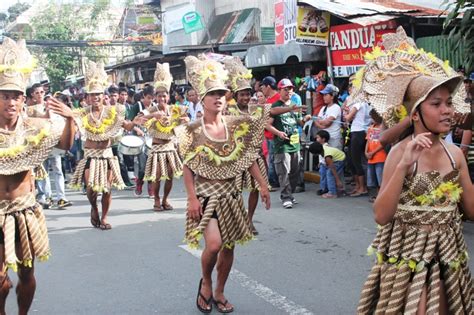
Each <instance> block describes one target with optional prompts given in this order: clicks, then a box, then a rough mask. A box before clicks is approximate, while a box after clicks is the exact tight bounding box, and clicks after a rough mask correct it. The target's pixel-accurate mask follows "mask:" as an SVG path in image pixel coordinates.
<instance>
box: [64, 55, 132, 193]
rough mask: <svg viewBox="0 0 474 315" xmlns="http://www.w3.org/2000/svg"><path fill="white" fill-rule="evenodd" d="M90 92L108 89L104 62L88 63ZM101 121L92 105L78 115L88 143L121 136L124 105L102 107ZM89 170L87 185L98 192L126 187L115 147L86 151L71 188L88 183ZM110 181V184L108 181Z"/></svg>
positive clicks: (77, 121)
mask: <svg viewBox="0 0 474 315" xmlns="http://www.w3.org/2000/svg"><path fill="white" fill-rule="evenodd" d="M85 80H86V91H87V93H103V92H104V90H105V88H106V86H107V74H106V73H105V70H104V65H103V64H102V63H98V64H95V63H94V62H91V61H90V62H89V63H88V67H87V68H86V75H85ZM102 106H103V107H102V111H101V114H100V117H99V118H95V117H94V116H93V114H92V106H88V107H86V108H84V109H81V110H79V111H77V112H76V115H77V116H76V117H77V118H76V123H77V125H78V126H79V128H80V129H81V134H83V135H85V138H86V139H87V140H88V141H97V142H101V141H109V140H110V141H111V142H112V141H113V140H114V139H115V138H117V137H118V136H119V135H121V134H122V124H123V122H124V120H125V106H123V105H121V104H117V105H115V106H105V105H102ZM86 169H89V180H88V182H87V183H85V184H86V186H87V187H88V188H91V189H92V190H93V191H95V192H109V191H110V189H111V187H110V186H113V187H115V188H117V189H123V188H124V187H125V184H124V182H123V179H122V176H121V174H120V165H119V161H118V158H117V157H116V156H114V155H113V153H112V148H111V147H110V146H109V147H108V148H106V149H88V148H85V149H84V158H83V159H82V160H80V161H79V163H78V164H77V167H76V170H75V172H74V174H73V176H72V178H71V180H70V184H69V185H70V187H71V188H73V189H78V190H80V189H82V187H83V185H84V181H85V177H84V173H85V170H86ZM109 179H110V182H109Z"/></svg>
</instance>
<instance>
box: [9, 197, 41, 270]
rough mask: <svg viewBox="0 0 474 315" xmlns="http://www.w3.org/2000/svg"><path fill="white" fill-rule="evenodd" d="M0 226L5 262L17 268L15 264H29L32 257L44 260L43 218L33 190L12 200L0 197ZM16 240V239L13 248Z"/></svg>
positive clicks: (30, 264) (27, 265) (30, 265)
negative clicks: (17, 244)
mask: <svg viewBox="0 0 474 315" xmlns="http://www.w3.org/2000/svg"><path fill="white" fill-rule="evenodd" d="M0 227H1V232H2V235H1V236H2V239H0V240H1V241H3V248H4V252H5V264H6V266H7V267H8V268H10V269H12V270H14V271H15V272H16V271H17V270H18V264H21V265H23V266H26V267H32V262H33V259H34V258H38V259H39V260H40V261H45V260H48V258H49V256H50V248H49V239H48V231H47V228H46V219H45V217H44V214H43V209H42V208H41V205H40V204H38V203H37V202H36V200H35V195H34V193H29V194H27V195H25V196H22V197H18V198H16V199H14V200H11V201H10V200H0ZM16 243H19V244H20V246H19V252H17V247H16Z"/></svg>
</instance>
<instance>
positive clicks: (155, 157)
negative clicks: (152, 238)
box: [144, 63, 189, 211]
mask: <svg viewBox="0 0 474 315" xmlns="http://www.w3.org/2000/svg"><path fill="white" fill-rule="evenodd" d="M172 82H173V77H172V76H171V73H170V71H169V65H168V64H167V63H165V64H160V63H157V64H156V70H155V84H154V86H155V99H156V100H157V104H156V105H153V106H152V107H150V108H149V109H148V111H149V113H150V114H149V115H145V118H148V119H149V120H148V121H147V122H146V123H145V127H146V128H147V130H148V135H149V136H150V137H152V138H153V145H152V148H151V150H150V151H149V152H148V157H147V161H146V166H145V177H144V180H145V181H149V182H152V183H153V187H154V190H155V191H154V195H155V202H154V205H153V209H154V210H155V211H164V210H173V206H171V204H170V203H169V202H168V196H169V194H170V192H171V188H172V187H173V177H176V178H179V177H180V176H181V175H182V174H183V162H182V161H181V158H180V157H179V155H178V152H177V151H176V143H175V141H173V140H174V139H175V135H174V132H173V130H174V128H175V127H177V126H179V125H180V124H182V123H184V122H188V121H189V118H188V116H187V115H186V107H184V106H171V105H169V104H168V103H169V100H170V95H169V92H170V88H171V83H172ZM162 180H164V181H165V187H164V192H163V200H162V201H161V203H160V181H162Z"/></svg>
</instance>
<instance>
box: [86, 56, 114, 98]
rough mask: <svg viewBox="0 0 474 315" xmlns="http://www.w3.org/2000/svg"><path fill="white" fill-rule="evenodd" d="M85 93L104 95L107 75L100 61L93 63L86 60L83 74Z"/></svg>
mask: <svg viewBox="0 0 474 315" xmlns="http://www.w3.org/2000/svg"><path fill="white" fill-rule="evenodd" d="M84 80H85V82H86V86H85V89H86V92H87V93H104V91H105V89H106V88H107V86H108V84H109V83H108V80H107V73H106V72H105V69H104V63H103V62H102V61H100V62H98V63H95V62H93V61H90V60H87V63H86V73H85V74H84Z"/></svg>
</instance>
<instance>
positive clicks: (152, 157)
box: [144, 142, 183, 182]
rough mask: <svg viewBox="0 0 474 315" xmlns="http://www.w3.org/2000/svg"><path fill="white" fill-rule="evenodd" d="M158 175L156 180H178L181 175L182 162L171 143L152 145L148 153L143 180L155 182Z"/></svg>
mask: <svg viewBox="0 0 474 315" xmlns="http://www.w3.org/2000/svg"><path fill="white" fill-rule="evenodd" d="M158 173H159V174H160V178H159V179H158V180H166V179H170V178H172V177H176V178H178V177H180V176H181V175H182V174H183V162H182V161H181V158H180V157H179V155H178V152H177V151H176V147H175V145H174V143H173V142H169V143H166V144H154V145H153V147H152V148H151V150H150V152H149V153H148V158H147V160H146V166H145V177H144V180H145V181H151V182H155V181H156V180H157V174H158Z"/></svg>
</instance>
